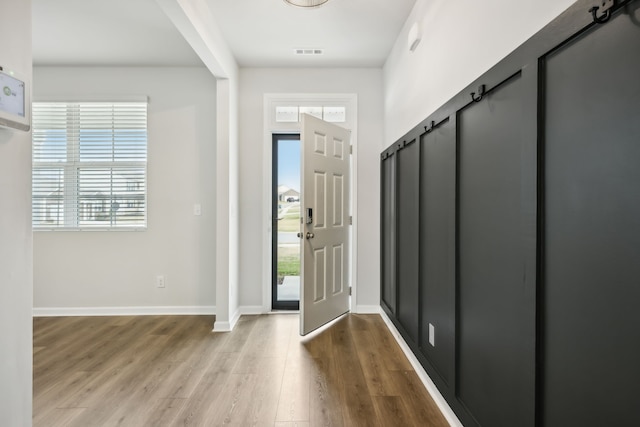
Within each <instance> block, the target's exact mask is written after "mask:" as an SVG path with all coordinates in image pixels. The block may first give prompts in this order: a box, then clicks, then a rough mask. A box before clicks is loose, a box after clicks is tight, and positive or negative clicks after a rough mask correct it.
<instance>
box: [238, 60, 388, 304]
mask: <svg viewBox="0 0 640 427" xmlns="http://www.w3.org/2000/svg"><path fill="white" fill-rule="evenodd" d="M265 93H278V94H280V93H355V94H357V96H358V124H357V126H358V128H357V130H358V141H357V177H355V184H356V185H357V191H358V206H357V212H358V217H357V218H356V221H358V234H357V236H356V237H355V239H356V241H357V247H358V254H357V255H358V259H357V260H356V265H357V280H358V283H357V295H356V298H357V300H356V301H355V302H354V304H353V306H354V309H355V310H358V309H359V308H360V309H366V308H365V307H371V306H379V301H380V289H379V287H380V280H379V268H378V265H379V263H378V260H379V259H380V255H379V254H380V243H379V240H380V239H379V236H380V233H379V229H380V226H379V218H380V215H379V209H380V208H379V201H380V196H379V193H380V185H379V175H380V174H379V159H380V157H379V153H380V147H381V146H382V143H383V138H382V135H383V126H382V118H383V105H382V70H381V69H281V68H279V69H254V68H248V69H241V70H240V159H241V161H240V254H241V257H240V305H241V306H253V307H255V306H262V301H263V300H262V297H263V295H262V290H263V285H264V280H265V279H264V277H263V273H262V260H263V256H264V253H263V251H264V250H265V248H264V247H263V245H262V241H263V237H264V233H265V230H266V226H267V225H268V223H269V221H268V218H267V217H264V216H263V194H262V190H263V188H264V187H263V184H262V183H263V179H264V173H265V171H264V169H263V162H264V159H263V154H264V150H263V143H264V133H263V126H264V123H263V121H264V120H263V119H264V112H263V108H264V105H263V104H264V94H265Z"/></svg>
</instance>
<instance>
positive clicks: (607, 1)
mask: <svg viewBox="0 0 640 427" xmlns="http://www.w3.org/2000/svg"><path fill="white" fill-rule="evenodd" d="M599 3H601V4H600V6H593V7H592V8H591V9H589V13H591V16H592V17H593V22H595V23H596V24H604V23H605V22H607V21H608V20H609V19H611V14H612V12H613V8H614V7H615V5H616V0H601V1H600V2H599ZM598 11H600V13H601V14H600V15H598Z"/></svg>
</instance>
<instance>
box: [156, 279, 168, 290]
mask: <svg viewBox="0 0 640 427" xmlns="http://www.w3.org/2000/svg"><path fill="white" fill-rule="evenodd" d="M165 286H166V283H165V280H164V276H156V287H158V288H164V287H165Z"/></svg>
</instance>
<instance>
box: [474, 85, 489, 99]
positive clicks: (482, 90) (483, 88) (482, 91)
mask: <svg viewBox="0 0 640 427" xmlns="http://www.w3.org/2000/svg"><path fill="white" fill-rule="evenodd" d="M485 93H487V87H486V86H485V85H480V86H478V96H477V97H476V92H471V99H473V102H480V101H482V97H483V96H484V95H485Z"/></svg>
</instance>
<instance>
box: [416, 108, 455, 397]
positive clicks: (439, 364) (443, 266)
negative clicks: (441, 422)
mask: <svg viewBox="0 0 640 427" xmlns="http://www.w3.org/2000/svg"><path fill="white" fill-rule="evenodd" d="M455 171H456V134H455V120H449V119H447V121H446V122H445V123H442V124H441V125H440V126H438V127H436V128H435V129H434V130H433V131H431V132H429V133H426V134H424V135H423V136H422V138H421V147H420V291H421V294H420V311H421V313H422V329H421V337H420V347H421V351H422V353H423V354H424V355H425V356H426V357H427V359H428V360H429V361H430V362H431V364H432V365H433V367H434V368H435V369H436V370H437V372H438V374H439V375H440V376H441V377H442V380H443V381H444V382H445V383H447V384H448V383H450V381H451V379H452V377H453V371H454V363H453V361H454V344H455V339H454V338H455V315H454V313H455V292H454V290H455V218H456V215H455V207H456V200H455V188H456V173H455ZM430 325H431V326H432V327H433V339H434V340H433V344H434V345H431V344H430V343H429V327H430Z"/></svg>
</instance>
